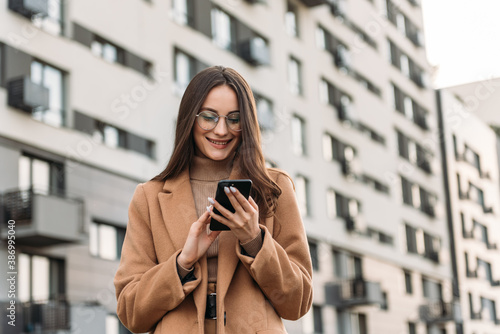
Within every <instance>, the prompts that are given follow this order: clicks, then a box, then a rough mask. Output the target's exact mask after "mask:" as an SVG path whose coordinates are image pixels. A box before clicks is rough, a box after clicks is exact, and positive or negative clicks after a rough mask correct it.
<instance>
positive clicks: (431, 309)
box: [419, 300, 462, 323]
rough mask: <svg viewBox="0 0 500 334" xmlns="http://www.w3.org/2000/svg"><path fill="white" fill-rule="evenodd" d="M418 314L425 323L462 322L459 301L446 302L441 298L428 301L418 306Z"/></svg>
mask: <svg viewBox="0 0 500 334" xmlns="http://www.w3.org/2000/svg"><path fill="white" fill-rule="evenodd" d="M419 314H420V319H421V320H422V321H424V322H426V323H442V322H449V321H454V322H458V323H461V322H462V318H461V311H460V303H459V302H450V303H446V302H444V301H443V300H437V301H433V302H429V303H427V304H425V305H421V306H420V307H419Z"/></svg>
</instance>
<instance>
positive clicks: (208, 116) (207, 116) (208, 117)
mask: <svg viewBox="0 0 500 334" xmlns="http://www.w3.org/2000/svg"><path fill="white" fill-rule="evenodd" d="M201 117H203V119H204V120H206V121H215V120H216V119H217V117H215V116H212V115H203V114H202V115H201Z"/></svg>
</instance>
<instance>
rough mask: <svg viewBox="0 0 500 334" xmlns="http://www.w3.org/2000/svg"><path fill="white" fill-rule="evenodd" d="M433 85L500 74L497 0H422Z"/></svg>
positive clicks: (482, 78)
mask: <svg viewBox="0 0 500 334" xmlns="http://www.w3.org/2000/svg"><path fill="white" fill-rule="evenodd" d="M421 3H422V10H423V17H424V33H425V44H426V48H427V57H428V60H429V63H430V64H431V65H432V66H435V67H436V68H437V72H435V75H434V85H435V88H442V87H448V86H454V85H459V84H462V83H468V82H474V81H481V80H485V79H491V78H498V77H500V0H422V2H421Z"/></svg>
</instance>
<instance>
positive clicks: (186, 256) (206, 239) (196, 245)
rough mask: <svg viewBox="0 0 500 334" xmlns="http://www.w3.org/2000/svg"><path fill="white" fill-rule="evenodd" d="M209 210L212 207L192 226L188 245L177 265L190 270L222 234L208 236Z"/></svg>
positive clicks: (180, 255) (187, 240)
mask: <svg viewBox="0 0 500 334" xmlns="http://www.w3.org/2000/svg"><path fill="white" fill-rule="evenodd" d="M209 209H210V207H208V208H207V211H206V212H204V213H203V214H202V215H201V217H200V218H199V219H198V220H197V221H195V222H194V223H193V225H191V228H190V229H189V233H188V236H187V239H186V243H185V244H184V247H183V248H182V251H181V253H180V254H179V256H178V257H177V263H178V264H179V265H180V266H182V267H183V268H185V269H190V268H191V267H192V266H193V265H194V264H195V263H196V261H198V260H199V259H200V258H201V257H202V256H203V255H204V254H205V253H206V252H207V250H208V247H210V245H211V244H212V243H213V242H214V240H215V239H216V238H217V236H218V235H219V234H220V231H212V232H210V234H207V225H208V224H209V223H210V215H209V211H208V210H209Z"/></svg>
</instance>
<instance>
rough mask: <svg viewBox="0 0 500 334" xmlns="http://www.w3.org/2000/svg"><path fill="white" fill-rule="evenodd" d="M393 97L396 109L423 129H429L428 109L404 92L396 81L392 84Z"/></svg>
mask: <svg viewBox="0 0 500 334" xmlns="http://www.w3.org/2000/svg"><path fill="white" fill-rule="evenodd" d="M391 93H392V98H393V104H394V108H395V110H396V111H398V112H399V113H400V114H402V115H404V116H405V117H406V118H407V119H409V120H411V121H412V122H413V123H415V125H417V126H419V127H420V128H421V129H423V130H429V127H428V124H427V119H428V114H429V113H428V111H427V110H426V109H425V108H423V107H422V106H420V105H419V104H418V103H417V102H416V101H415V100H414V99H413V98H411V97H410V96H409V95H408V94H406V93H404V92H403V91H402V90H401V89H399V88H398V87H397V86H396V85H395V84H394V83H393V84H392V89H391Z"/></svg>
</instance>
